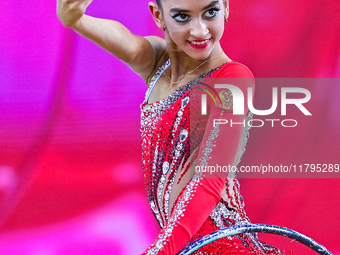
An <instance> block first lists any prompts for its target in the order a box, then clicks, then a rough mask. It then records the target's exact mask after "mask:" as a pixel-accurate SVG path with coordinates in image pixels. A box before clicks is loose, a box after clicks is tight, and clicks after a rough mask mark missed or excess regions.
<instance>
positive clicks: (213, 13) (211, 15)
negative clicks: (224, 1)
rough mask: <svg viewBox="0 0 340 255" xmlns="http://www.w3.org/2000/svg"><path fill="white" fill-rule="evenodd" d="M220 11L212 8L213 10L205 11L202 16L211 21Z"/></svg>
mask: <svg viewBox="0 0 340 255" xmlns="http://www.w3.org/2000/svg"><path fill="white" fill-rule="evenodd" d="M219 11H220V9H217V8H213V9H210V10H207V11H206V12H205V13H204V15H205V16H206V17H207V18H208V19H212V18H215V17H216V16H217V14H218V12H219Z"/></svg>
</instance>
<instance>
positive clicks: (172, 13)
mask: <svg viewBox="0 0 340 255" xmlns="http://www.w3.org/2000/svg"><path fill="white" fill-rule="evenodd" d="M162 9H163V12H162V13H163V22H164V25H165V27H166V31H167V33H168V35H169V36H170V38H171V44H174V45H173V46H174V48H175V49H177V50H179V51H183V52H184V53H186V54H187V55H189V56H190V57H192V58H194V59H206V58H208V57H209V56H210V54H211V53H212V51H213V50H214V49H216V48H217V47H219V41H220V39H221V37H222V35H223V31H224V20H225V17H228V10H229V8H228V1H226V4H225V5H224V4H223V0H162Z"/></svg>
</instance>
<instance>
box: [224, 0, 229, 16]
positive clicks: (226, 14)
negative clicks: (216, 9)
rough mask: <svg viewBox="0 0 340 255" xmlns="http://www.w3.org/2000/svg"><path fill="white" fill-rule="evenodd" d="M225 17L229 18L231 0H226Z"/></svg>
mask: <svg viewBox="0 0 340 255" xmlns="http://www.w3.org/2000/svg"><path fill="white" fill-rule="evenodd" d="M224 18H225V19H228V18H229V0H225V7H224Z"/></svg>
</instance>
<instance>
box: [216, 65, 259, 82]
mask: <svg viewBox="0 0 340 255" xmlns="http://www.w3.org/2000/svg"><path fill="white" fill-rule="evenodd" d="M217 77H218V78H254V75H253V73H252V72H251V71H250V69H249V68H248V67H247V66H245V65H244V64H241V63H239V62H234V61H232V62H228V63H226V64H224V65H222V66H221V67H220V68H219V70H218V74H217Z"/></svg>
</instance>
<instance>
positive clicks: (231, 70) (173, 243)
mask: <svg viewBox="0 0 340 255" xmlns="http://www.w3.org/2000/svg"><path fill="white" fill-rule="evenodd" d="M212 77H214V78H216V82H218V83H221V82H230V80H227V81H223V80H221V79H223V78H232V79H234V78H240V79H241V78H242V79H243V78H244V79H247V80H245V81H246V82H244V81H241V82H240V84H241V85H240V86H239V87H240V89H241V90H242V92H243V94H244V95H246V94H247V87H249V86H251V87H252V88H253V91H254V89H255V87H254V86H255V85H254V81H253V76H252V74H251V72H250V71H249V70H248V68H246V67H245V66H243V65H241V64H238V63H228V64H227V65H225V66H224V67H223V66H222V68H221V69H220V70H219V71H218V73H217V74H215V76H212ZM234 82H236V83H237V79H236V80H234ZM211 94H212V95H213V93H211ZM215 94H219V96H220V98H223V100H226V101H225V102H222V105H221V104H220V103H219V102H218V101H219V99H216V100H215V101H216V103H215V101H214V100H213V99H212V98H209V99H208V100H207V104H208V109H209V117H208V121H207V125H206V129H205V131H204V136H203V139H202V142H201V144H200V147H199V151H198V156H197V161H196V166H200V167H204V166H207V167H213V166H215V167H217V166H221V167H223V166H228V165H232V163H233V161H234V159H235V156H236V153H237V149H238V146H239V142H240V138H241V134H242V130H243V125H242V124H235V123H242V122H243V121H244V120H245V117H246V115H247V113H248V108H247V107H246V100H245V104H244V107H245V108H244V114H243V115H233V112H232V110H233V107H232V106H231V107H230V105H231V104H230V103H231V102H232V100H231V99H232V98H230V97H229V99H228V95H230V93H229V92H228V91H227V90H226V89H216V93H215ZM245 99H246V96H245ZM192 110H193V109H192V108H191V111H192ZM218 119H220V120H223V121H220V123H225V122H226V121H225V120H228V123H227V124H217V125H216V120H218ZM231 120H232V122H233V123H234V125H233V126H232V127H231V125H230V122H231ZM190 132H194V130H191V131H190ZM208 169H209V168H208ZM210 169H212V168H210ZM215 169H216V168H215ZM226 174H227V173H220V174H216V173H215V174H209V173H207V172H205V173H204V172H201V173H199V172H198V173H196V174H195V175H194V177H193V178H192V179H191V180H190V181H189V182H188V184H187V185H186V186H185V188H184V189H183V190H182V192H181V193H180V195H179V197H178V198H177V200H176V203H175V204H174V208H173V210H172V212H171V214H170V217H169V220H168V221H167V222H166V224H165V225H164V227H163V228H162V230H161V232H160V234H159V235H158V237H157V239H156V240H155V241H154V243H153V244H152V245H151V246H150V247H149V248H148V250H147V251H146V252H145V253H144V254H169V255H170V254H176V253H178V252H179V251H180V250H181V249H182V248H183V247H185V246H186V245H187V244H188V242H189V241H190V239H191V238H192V237H193V236H194V235H195V233H196V232H197V231H198V230H199V229H200V227H201V226H202V225H203V223H204V222H205V221H206V219H207V218H208V217H209V215H210V214H211V212H212V211H213V209H214V208H215V206H216V205H217V204H218V203H219V201H220V199H221V194H222V191H223V188H224V184H225V182H226V177H227V175H226Z"/></svg>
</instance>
